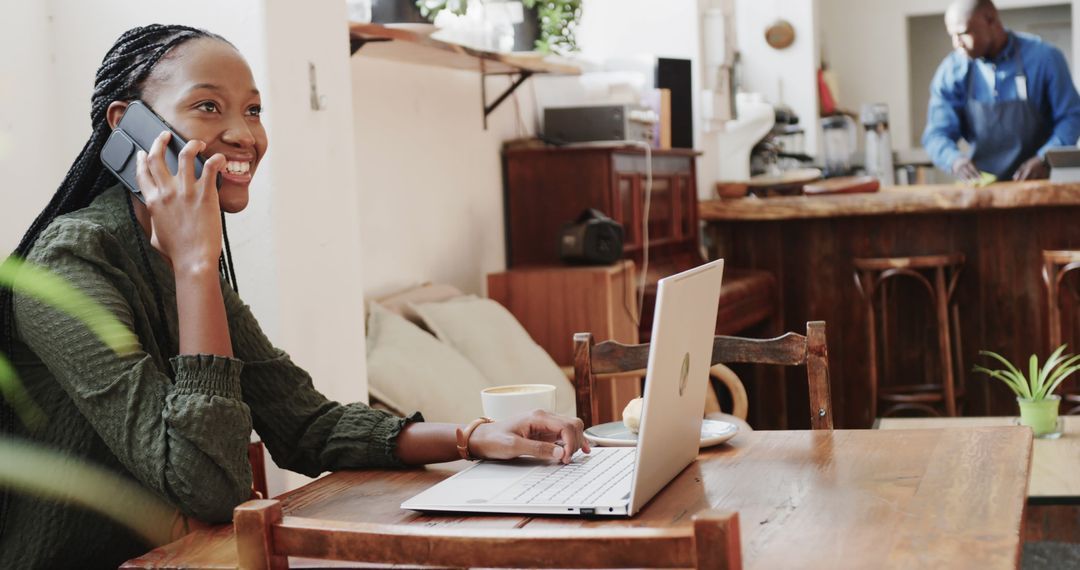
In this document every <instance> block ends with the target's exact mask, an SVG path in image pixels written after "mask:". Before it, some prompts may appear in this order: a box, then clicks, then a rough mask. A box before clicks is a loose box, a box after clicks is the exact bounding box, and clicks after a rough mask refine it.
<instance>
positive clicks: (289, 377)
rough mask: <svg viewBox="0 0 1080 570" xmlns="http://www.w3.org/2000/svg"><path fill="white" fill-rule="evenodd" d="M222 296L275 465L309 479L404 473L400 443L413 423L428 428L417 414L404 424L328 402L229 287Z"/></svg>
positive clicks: (258, 427) (249, 397)
mask: <svg viewBox="0 0 1080 570" xmlns="http://www.w3.org/2000/svg"><path fill="white" fill-rule="evenodd" d="M224 296H225V308H226V310H227V312H228V315H229V332H230V334H231V335H232V342H233V352H234V354H235V355H236V357H237V358H239V359H241V360H243V361H244V371H243V373H242V374H241V381H242V385H243V391H244V399H245V401H246V402H247V403H248V405H249V406H250V407H251V414H252V420H253V422H254V425H255V431H256V432H258V434H259V437H261V438H262V440H263V442H264V443H265V444H266V447H267V449H268V450H269V451H270V455H271V456H272V457H273V458H274V462H275V463H277V464H278V465H279V466H281V467H284V468H286V469H290V470H292V471H296V472H298V473H303V474H304V475H308V476H310V477H315V476H317V475H319V474H320V473H322V472H324V471H333V470H337V469H357V468H364V467H403V466H404V465H403V464H402V463H401V462H400V461H399V460H398V459H397V456H396V455H395V453H394V451H395V449H396V445H397V436H398V434H399V433H400V432H401V430H402V428H404V427H405V425H407V424H408V423H411V422H416V421H423V417H422V416H421V415H420V414H419V413H414V414H412V415H410V416H408V417H404V418H402V417H397V416H395V415H393V414H390V413H387V412H384V411H382V410H376V409H373V408H371V407H369V406H366V405H364V404H362V403H352V404H347V405H343V404H340V403H338V402H334V401H331V400H329V399H327V398H326V397H325V396H323V395H322V394H321V393H320V392H319V391H318V390H316V389H315V387H314V385H313V384H312V380H311V376H310V375H308V373H307V372H305V371H304V370H303V369H301V368H300V367H299V366H297V365H296V364H294V363H293V362H292V360H291V359H290V358H289V356H288V355H287V354H285V352H283V351H281V350H279V349H277V348H275V347H274V346H273V345H272V344H271V343H270V341H269V340H268V339H267V338H266V335H265V334H263V331H262V329H261V328H260V327H259V324H258V322H257V321H256V319H255V317H254V315H252V313H251V309H250V308H249V307H248V306H247V305H245V304H244V303H243V301H241V300H240V298H239V297H238V296H237V295H236V293H235V292H233V291H232V290H231V289H228V288H227V287H226V288H225V290H224ZM358 350H359V349H358Z"/></svg>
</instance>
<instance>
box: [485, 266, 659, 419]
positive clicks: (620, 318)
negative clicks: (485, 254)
mask: <svg viewBox="0 0 1080 570" xmlns="http://www.w3.org/2000/svg"><path fill="white" fill-rule="evenodd" d="M634 276H635V271H634V264H633V262H631V261H628V260H624V261H620V262H619V263H616V264H614V265H610V266H594V267H528V268H521V269H511V270H509V271H505V272H502V273H492V274H490V275H488V297H490V298H492V299H494V300H495V301H498V302H499V303H500V304H502V305H503V306H504V307H506V308H507V309H509V310H510V312H511V313H513V315H514V316H515V317H516V318H517V320H518V321H519V322H521V324H522V326H524V327H525V330H526V331H528V332H529V335H530V336H532V338H533V340H535V341H536V343H537V344H539V345H540V346H541V347H542V348H543V349H544V350H546V351H547V353H548V354H550V355H551V357H552V359H554V360H555V362H556V363H557V364H558V365H559V366H563V367H567V366H573V365H574V343H573V337H574V333H577V332H591V333H593V336H594V337H595V338H596V341H597V342H602V341H605V340H617V341H619V342H622V343H627V344H636V343H637V342H638V333H637V322H636V318H635V313H636V306H635V303H636V302H637V299H636V296H635V291H636V290H637V288H636V286H635V280H634ZM639 395H640V383H639V381H638V377H637V376H630V377H623V378H615V379H611V380H609V381H605V382H600V383H599V386H597V394H596V397H598V398H599V400H598V401H599V407H600V417H599V419H598V421H599V422H607V421H612V420H615V419H621V418H622V409H623V407H625V406H626V403H627V402H629V401H630V400H631V399H632V398H636V397H637V396H639Z"/></svg>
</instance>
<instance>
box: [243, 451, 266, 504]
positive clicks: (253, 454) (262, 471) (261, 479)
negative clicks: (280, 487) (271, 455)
mask: <svg viewBox="0 0 1080 570" xmlns="http://www.w3.org/2000/svg"><path fill="white" fill-rule="evenodd" d="M248 463H251V489H252V490H253V491H255V492H256V493H258V496H259V497H260V498H263V499H265V498H267V497H269V496H270V491H269V490H268V489H267V487H266V452H265V446H264V445H263V442H261V441H253V442H251V443H249V444H248Z"/></svg>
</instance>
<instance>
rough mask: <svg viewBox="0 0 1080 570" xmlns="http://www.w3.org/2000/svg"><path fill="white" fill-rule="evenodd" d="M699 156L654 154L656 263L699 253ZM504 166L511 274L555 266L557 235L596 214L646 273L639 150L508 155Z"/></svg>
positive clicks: (680, 151)
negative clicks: (617, 229) (616, 230)
mask: <svg viewBox="0 0 1080 570" xmlns="http://www.w3.org/2000/svg"><path fill="white" fill-rule="evenodd" d="M697 154H698V153H696V152H694V151H690V150H685V149H671V150H654V151H652V174H653V186H652V200H651V205H650V209H649V255H650V257H651V258H652V259H654V260H670V259H672V258H673V257H676V256H686V255H688V254H692V253H696V252H697V250H698V245H697V241H698V227H697V220H698V213H697V185H696V182H695V177H696V174H695V165H694V159H695V157H696V156H697ZM503 162H504V169H505V178H506V186H505V190H506V228H507V266H508V267H521V266H528V265H552V264H558V263H559V250H558V244H559V240H558V237H559V231H560V230H561V229H562V227H563V225H565V224H567V223H569V222H572V221H573V220H574V219H576V218H577V217H578V215H579V214H581V212H582V210H585V209H586V208H597V209H599V210H600V211H602V212H604V213H605V214H607V215H608V216H610V217H611V218H612V219H613V220H615V221H616V222H619V223H620V224H622V225H623V229H624V231H625V238H624V246H623V251H624V253H625V256H626V257H628V258H630V259H633V260H634V262H635V263H637V264H638V266H639V267H640V266H641V261H642V250H643V247H642V246H643V237H644V232H643V231H642V223H641V221H642V216H643V215H644V212H643V209H644V203H645V194H644V193H645V186H646V179H647V176H646V166H647V165H648V162H647V161H646V157H645V152H644V151H643V150H642V149H639V148H636V147H617V146H612V147H558V148H547V147H545V148H522V149H507V150H506V151H505V152H504V153H503ZM698 257H699V258H700V255H699V256H698Z"/></svg>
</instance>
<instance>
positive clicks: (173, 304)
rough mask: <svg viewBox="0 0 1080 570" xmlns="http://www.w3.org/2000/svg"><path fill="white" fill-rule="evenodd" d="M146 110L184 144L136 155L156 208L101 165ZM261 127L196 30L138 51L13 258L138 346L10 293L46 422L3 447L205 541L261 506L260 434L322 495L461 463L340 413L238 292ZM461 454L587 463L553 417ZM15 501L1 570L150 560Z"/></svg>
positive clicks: (408, 428) (125, 39) (422, 442)
mask: <svg viewBox="0 0 1080 570" xmlns="http://www.w3.org/2000/svg"><path fill="white" fill-rule="evenodd" d="M136 100H141V101H143V102H144V103H145V104H146V105H148V106H149V107H151V108H153V109H154V110H155V112H156V113H157V114H158V115H160V116H161V117H162V118H163V119H164V120H165V121H167V122H168V123H169V124H170V126H171V127H172V128H173V130H175V131H176V133H177V134H178V135H179V136H180V137H182V138H184V139H185V140H187V141H188V142H187V143H186V144H185V145H184V146H183V149H182V150H181V151H180V152H179V157H178V169H177V171H176V172H175V173H174V172H172V171H171V170H170V169H169V167H168V166H167V165H166V158H165V152H166V150H165V149H166V145H167V144H168V139H169V137H170V135H169V133H168V132H164V133H162V134H161V135H160V136H159V137H157V139H156V140H155V141H154V143H153V145H152V146H151V147H150V149H149V150H148V152H145V153H143V152H141V151H140V153H139V155H138V159H137V174H136V180H137V183H138V188H139V190H140V192H141V194H142V195H143V197H144V199H145V204H144V203H143V202H142V201H140V200H138V199H136V198H134V195H133V194H131V193H130V192H128V191H127V190H126V189H125V188H124V186H122V185H120V184H119V183H118V182H117V181H116V180H115V179H114V178H113V176H112V174H110V173H109V172H108V170H106V169H105V168H104V167H103V165H102V164H101V162H100V158H99V155H100V153H101V150H102V148H103V146H104V144H105V141H106V140H107V139H108V138H109V136H110V134H111V133H112V130H113V128H115V127H116V125H117V124H118V123H119V121H120V118H121V117H122V116H123V114H124V110H125V109H126V108H127V107H128V106H129V105H130V104H131V102H133V101H136ZM261 111H262V108H261V103H260V99H259V92H258V90H257V88H256V86H255V82H254V79H253V77H252V73H251V70H250V68H249V67H248V65H247V63H246V62H245V61H244V58H243V57H242V56H241V55H240V53H239V52H238V51H237V50H236V49H235V48H234V47H233V46H232V45H231V44H229V43H228V42H227V41H225V40H224V39H223V38H221V37H219V36H216V35H214V34H211V33H209V32H206V31H203V30H198V29H194V28H188V27H184V26H160V25H151V26H146V27H140V28H135V29H132V30H129V31H128V32H125V33H124V34H123V35H122V36H121V37H120V38H119V39H118V40H117V41H116V43H115V44H114V45H113V46H112V48H111V49H110V50H109V52H108V53H107V54H106V55H105V59H104V61H103V62H102V65H101V67H100V69H99V70H98V72H97V76H96V79H95V85H94V93H93V96H92V99H91V117H90V118H91V125H92V127H93V132H92V134H91V137H90V139H89V140H88V141H87V143H86V145H85V146H84V147H83V150H82V152H81V153H80V154H79V156H78V158H77V159H76V160H75V163H74V164H73V165H72V166H71V169H70V170H69V172H68V174H67V176H66V178H65V179H64V181H63V183H62V184H61V186H60V188H59V189H58V190H57V191H56V193H55V194H54V195H53V197H52V199H51V201H50V202H49V204H48V206H47V207H46V208H45V209H44V210H43V211H42V212H41V214H39V215H38V217H37V219H36V220H35V221H34V223H33V225H31V227H30V229H29V230H27V232H26V234H25V235H24V236H23V238H22V240H21V242H20V243H19V246H18V248H17V249H16V251H15V255H16V256H17V257H22V258H26V259H27V260H28V261H30V262H32V263H34V264H36V265H38V266H42V267H44V268H45V269H47V270H49V271H51V272H52V273H55V274H57V275H59V276H60V277H62V278H64V279H66V280H67V281H69V282H70V283H72V284H73V285H75V286H76V287H77V288H78V289H80V290H81V291H82V292H83V293H84V294H86V296H88V297H89V298H90V299H91V300H92V301H93V302H95V303H96V304H98V305H101V306H104V307H105V308H107V309H108V310H109V311H110V312H111V313H112V314H113V315H114V316H115V317H116V318H117V319H119V321H120V323H122V324H123V325H124V326H126V327H127V328H128V329H130V330H131V331H132V332H133V333H134V334H135V337H136V339H137V346H136V347H135V350H133V351H132V352H131V353H128V354H123V355H118V354H116V353H115V352H113V351H112V350H111V349H110V348H109V347H107V346H106V345H104V344H103V343H102V342H101V341H100V340H99V339H98V338H97V337H96V336H94V335H93V334H92V333H91V332H89V331H88V330H87V329H86V327H85V326H83V325H82V323H80V322H79V321H78V320H77V319H76V318H73V317H71V316H70V315H67V314H64V313H62V312H60V311H58V310H56V309H54V308H52V307H50V306H48V305H45V304H43V303H41V302H40V301H37V300H35V299H34V298H31V297H28V296H26V295H20V294H18V293H16V294H14V295H13V294H12V293H11V292H10V291H7V290H0V341H2V342H0V352H4V353H6V354H8V355H10V357H11V358H10V360H11V362H12V363H13V364H14V366H15V368H16V371H17V373H18V376H19V378H20V379H21V380H22V382H23V384H24V386H25V389H26V393H27V394H28V395H29V397H30V398H32V399H33V401H34V402H35V403H36V404H37V405H38V406H39V407H40V408H41V410H42V412H43V413H44V416H45V417H46V421H45V423H44V425H41V426H27V425H24V424H22V423H19V422H17V421H16V420H15V418H14V417H13V416H12V414H11V413H10V410H9V409H5V410H4V413H3V414H0V420H2V428H3V432H4V433H3V435H5V436H6V435H14V436H16V437H18V438H20V439H23V440H26V441H29V442H31V443H34V444H37V445H39V446H44V447H49V448H52V449H54V450H57V451H60V452H62V453H64V454H68V455H71V456H74V457H78V458H81V459H82V460H85V461H87V462H91V463H96V464H97V465H99V466H101V467H103V468H105V469H107V470H111V471H113V472H115V473H118V474H119V475H120V476H121V477H126V478H129V479H132V480H134V481H137V482H138V483H139V484H141V485H142V486H143V487H145V488H146V489H147V490H149V491H150V492H151V493H152V494H154V495H156V496H158V497H160V498H162V499H164V500H166V501H168V502H169V503H170V504H171V505H172V506H173V507H174V508H176V509H177V510H178V511H179V512H180V513H181V514H182V515H184V516H186V517H190V518H193V519H197V520H200V521H204V522H222V521H227V520H229V519H230V518H231V516H232V510H233V508H234V507H235V506H237V505H238V504H239V503H240V502H242V501H244V500H245V499H247V498H248V497H249V496H250V494H251V482H252V474H251V467H250V465H249V464H248V460H247V446H248V441H249V438H250V434H251V431H252V428H254V429H255V431H257V432H258V433H259V436H260V437H261V439H262V440H263V442H264V443H265V444H266V447H267V449H269V451H270V453H271V455H272V456H273V458H274V460H275V462H276V463H277V464H278V465H280V466H281V467H284V468H287V469H291V470H294V471H297V472H300V473H303V474H306V475H309V476H315V475H318V474H320V473H322V472H324V471H327V470H335V469H355V468H361V467H373V466H378V467H389V466H405V465H418V464H424V463H434V462H441V461H450V460H454V459H457V458H459V457H460V456H459V452H458V449H459V448H458V437H459V436H458V432H459V431H460V429H459V426H456V425H453V424H431V423H423V422H422V417H421V416H420V415H419V413H416V414H413V415H411V416H409V417H404V418H403V417H396V416H393V415H391V414H388V413H385V412H380V411H376V410H373V409H371V408H369V407H368V406H366V405H363V404H348V405H342V404H339V403H337V402H332V401H329V400H327V398H326V397H324V396H323V395H322V394H320V393H319V392H318V391H316V390H315V389H314V387H313V383H312V380H311V377H310V376H309V375H308V374H307V373H306V372H305V371H304V370H302V369H301V368H299V367H298V366H296V365H295V364H294V363H293V362H292V360H291V359H290V358H289V356H288V355H287V354H285V353H284V352H283V351H281V350H279V349H277V348H275V347H274V345H273V344H271V343H270V341H269V340H268V339H267V338H266V336H265V335H264V334H263V332H262V329H261V327H260V326H259V323H258V322H257V321H256V320H255V317H254V316H253V315H252V313H251V311H250V309H249V308H248V307H247V305H245V304H244V303H243V301H241V299H240V297H239V296H238V295H237V292H236V290H235V287H230V286H229V285H230V283H229V282H228V281H227V280H226V279H225V275H224V274H223V273H224V272H223V271H222V270H221V267H222V264H221V256H222V242H223V241H225V243H226V244H227V240H225V239H224V237H225V236H224V228H225V226H224V214H225V213H235V212H239V211H241V210H243V209H244V208H245V207H246V206H247V204H248V201H249V198H250V196H249V184H250V182H251V179H252V176H253V175H254V173H255V172H256V170H257V168H258V165H259V162H260V161H261V160H262V158H263V157H264V156H265V153H266V149H267V144H268V143H267V136H266V131H265V130H264V129H263V126H262V123H261V119H260V114H261ZM197 156H198V157H201V158H202V159H204V160H205V163H204V166H203V171H202V173H201V175H200V176H196V175H195V169H194V164H195V162H196V157H197ZM219 173H220V175H221V186H220V190H219V189H218V188H217V184H216V181H217V178H218V174H219ZM234 282H235V280H234ZM464 445H465V449H466V451H467V455H469V456H471V457H482V458H488V459H504V458H512V457H517V456H519V455H523V454H528V455H532V456H536V457H547V458H551V459H553V460H561V461H564V462H568V461H569V459H570V456H571V455H572V454H573V453H574V452H575V451H577V450H578V449H579V448H583V449H585V450H586V451H587V450H588V444H587V443H586V442H585V441H584V436H583V435H582V425H581V422H580V421H579V420H577V419H571V418H562V417H558V416H555V415H552V414H548V413H542V412H536V413H532V414H528V415H524V416H520V417H516V418H511V419H508V420H505V421H499V422H494V423H489V424H484V425H482V426H480V427H478V428H476V429H475V431H473V432H472V433H471V439H470V438H466V440H465V444H464ZM3 498H4V501H3V503H2V504H0V568H73V567H78V568H97V567H102V568H105V567H111V568H115V567H116V566H117V565H119V564H120V563H121V562H123V561H124V560H125V559H127V558H130V557H132V556H134V555H136V554H138V553H140V552H142V551H144V550H146V549H147V547H148V545H147V544H145V543H142V542H140V539H139V538H138V535H137V534H136V533H133V532H132V531H131V530H129V529H125V528H123V527H121V526H119V525H117V524H116V523H114V522H111V521H110V520H108V519H106V518H104V517H102V516H100V515H98V514H95V513H93V512H91V511H89V510H85V509H83V508H80V507H78V506H75V505H71V504H66V503H61V502H58V501H56V500H50V499H47V498H44V497H41V496H35V495H31V494H26V493H16V492H14V491H10V492H8V493H7V494H5V495H4V497H3Z"/></svg>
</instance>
